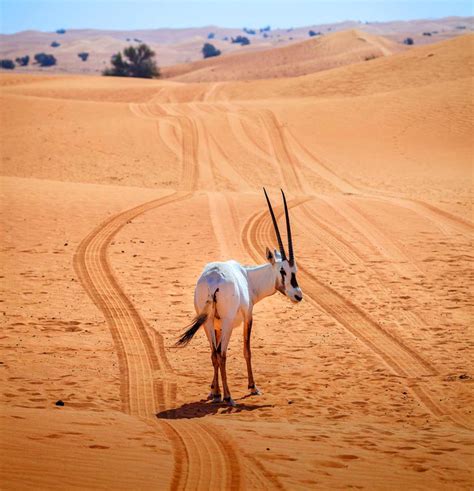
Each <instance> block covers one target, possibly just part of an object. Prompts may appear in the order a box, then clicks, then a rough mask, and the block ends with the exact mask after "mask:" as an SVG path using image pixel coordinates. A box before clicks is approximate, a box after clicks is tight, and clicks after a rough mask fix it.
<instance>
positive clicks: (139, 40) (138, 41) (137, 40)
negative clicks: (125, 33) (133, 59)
mask: <svg viewBox="0 0 474 491" xmlns="http://www.w3.org/2000/svg"><path fill="white" fill-rule="evenodd" d="M133 40H134V41H135V42H136V43H141V42H142V40H141V39H138V38H133Z"/></svg>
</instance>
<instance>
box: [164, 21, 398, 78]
mask: <svg viewBox="0 0 474 491" xmlns="http://www.w3.org/2000/svg"><path fill="white" fill-rule="evenodd" d="M402 50H403V45H400V44H396V43H394V42H393V41H388V40H387V39H384V38H382V37H380V36H373V35H371V34H367V33H364V32H362V31H359V30H356V29H352V30H349V31H343V32H338V33H334V34H329V35H327V36H320V37H316V38H313V39H309V40H307V41H303V42H301V43H297V44H291V45H289V46H286V47H283V48H273V49H271V50H264V51H259V52H245V53H239V54H235V55H231V56H224V57H216V58H211V59H207V60H203V61H198V62H194V63H186V64H183V65H177V66H174V67H168V68H166V69H165V70H163V76H164V77H169V78H173V79H174V80H176V81H181V82H213V81H222V80H242V79H243V80H250V79H259V78H274V77H295V76H299V75H306V74H308V73H313V72H318V71H321V70H327V69H329V68H335V67H338V66H343V65H347V64H351V63H357V62H360V61H366V60H370V59H373V58H378V57H379V56H387V55H389V54H393V53H397V52H399V51H402Z"/></svg>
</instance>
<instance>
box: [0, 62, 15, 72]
mask: <svg viewBox="0 0 474 491" xmlns="http://www.w3.org/2000/svg"><path fill="white" fill-rule="evenodd" d="M0 68H4V69H5V70H13V69H14V68H15V63H13V60H0Z"/></svg>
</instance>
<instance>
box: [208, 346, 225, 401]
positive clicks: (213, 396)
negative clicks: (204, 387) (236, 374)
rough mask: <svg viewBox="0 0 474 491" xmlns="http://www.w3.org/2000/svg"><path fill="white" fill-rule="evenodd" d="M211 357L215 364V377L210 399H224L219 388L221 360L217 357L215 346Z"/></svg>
mask: <svg viewBox="0 0 474 491" xmlns="http://www.w3.org/2000/svg"><path fill="white" fill-rule="evenodd" d="M211 359H212V365H213V366H214V378H213V380H212V384H211V393H210V394H209V399H211V400H212V402H220V401H221V400H222V396H221V390H220V388H219V361H218V359H217V351H216V349H215V348H212V353H211Z"/></svg>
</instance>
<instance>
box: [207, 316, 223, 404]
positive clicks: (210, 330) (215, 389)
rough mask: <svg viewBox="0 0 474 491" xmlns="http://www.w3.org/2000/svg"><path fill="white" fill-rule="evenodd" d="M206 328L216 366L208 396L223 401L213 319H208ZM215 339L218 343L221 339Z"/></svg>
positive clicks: (209, 398) (213, 400) (213, 399)
mask: <svg viewBox="0 0 474 491" xmlns="http://www.w3.org/2000/svg"><path fill="white" fill-rule="evenodd" d="M204 330H205V331H206V336H207V339H208V340H209V345H210V346H211V360H212V365H213V367H214V378H213V379H212V383H211V392H210V393H209V395H208V397H207V398H208V400H210V401H212V402H221V401H222V395H221V389H220V387H219V360H218V359H217V351H216V347H215V344H214V340H213V337H214V336H217V333H216V332H215V330H214V326H213V323H212V320H208V321H206V323H205V325H204ZM215 341H216V345H217V343H218V341H219V340H218V339H216V340H215Z"/></svg>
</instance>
